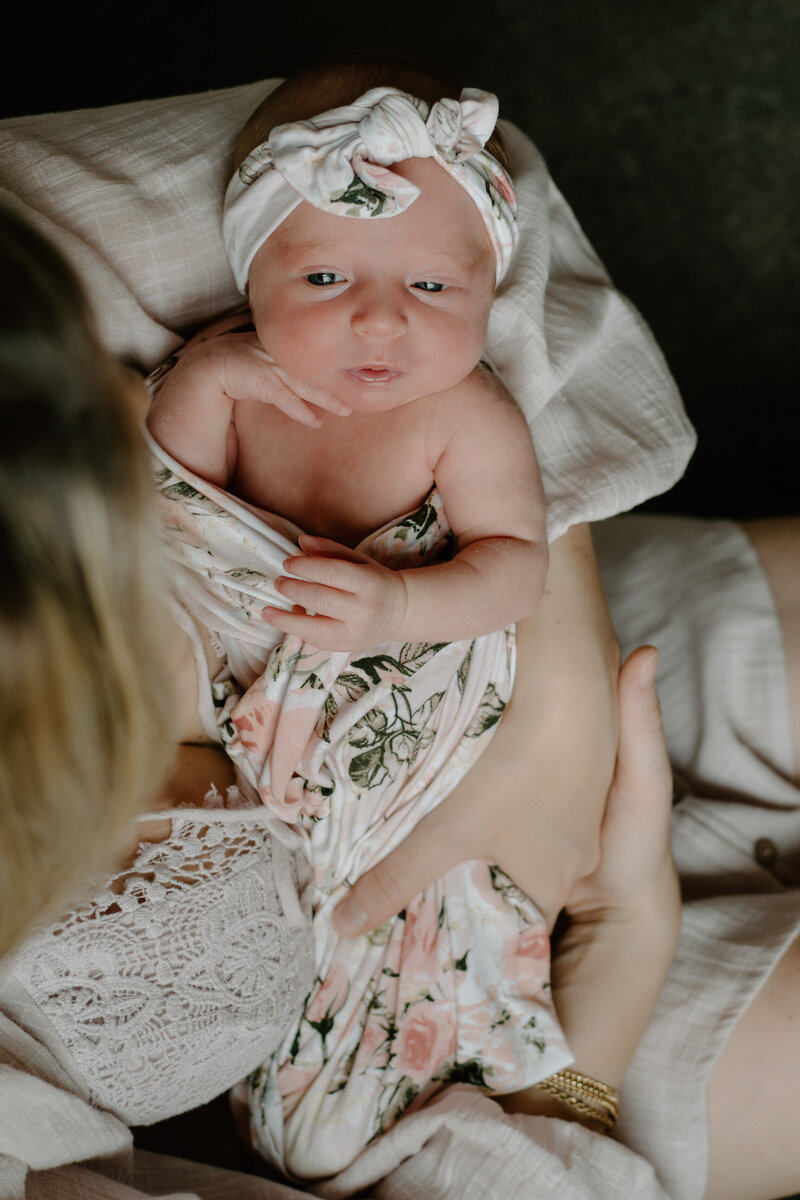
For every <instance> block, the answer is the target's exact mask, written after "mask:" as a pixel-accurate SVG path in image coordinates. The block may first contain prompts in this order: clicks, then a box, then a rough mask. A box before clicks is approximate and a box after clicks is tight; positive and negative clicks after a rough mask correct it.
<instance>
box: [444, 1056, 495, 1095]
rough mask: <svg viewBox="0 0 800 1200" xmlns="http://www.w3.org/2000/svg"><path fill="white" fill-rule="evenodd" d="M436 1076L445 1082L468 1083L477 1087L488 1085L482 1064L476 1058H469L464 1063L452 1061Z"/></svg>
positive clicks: (486, 1086)
mask: <svg viewBox="0 0 800 1200" xmlns="http://www.w3.org/2000/svg"><path fill="white" fill-rule="evenodd" d="M438 1078H439V1079H442V1080H445V1081H446V1082H447V1083H469V1084H471V1085H472V1086H473V1087H479V1088H488V1086H489V1085H488V1084H487V1082H486V1079H485V1076H484V1074H483V1065H482V1063H480V1062H479V1061H478V1059H477V1058H470V1059H469V1060H468V1061H467V1062H464V1063H452V1064H451V1065H450V1066H447V1067H445V1068H444V1070H443V1071H442V1073H441V1074H440V1075H439V1076H438Z"/></svg>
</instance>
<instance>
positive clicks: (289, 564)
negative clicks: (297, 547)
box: [283, 554, 364, 594]
mask: <svg viewBox="0 0 800 1200" xmlns="http://www.w3.org/2000/svg"><path fill="white" fill-rule="evenodd" d="M283 569H284V570H285V571H286V572H287V573H288V574H289V575H292V576H294V577H295V578H297V579H305V580H307V581H308V582H309V583H315V584H318V585H319V586H321V587H325V588H336V589H338V590H339V591H342V592H350V593H351V594H352V593H355V592H357V591H359V587H360V584H363V582H364V579H363V572H364V564H363V563H359V562H353V561H350V560H348V559H344V558H329V557H328V556H327V554H326V555H312V554H297V555H294V556H293V557H291V558H287V559H285V560H284V563H283Z"/></svg>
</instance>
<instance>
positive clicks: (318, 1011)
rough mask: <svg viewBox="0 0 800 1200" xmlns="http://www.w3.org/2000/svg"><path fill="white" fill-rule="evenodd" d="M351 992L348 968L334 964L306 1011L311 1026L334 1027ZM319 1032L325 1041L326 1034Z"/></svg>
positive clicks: (338, 963) (341, 964)
mask: <svg viewBox="0 0 800 1200" xmlns="http://www.w3.org/2000/svg"><path fill="white" fill-rule="evenodd" d="M349 990H350V981H349V979H348V977H347V968H346V967H345V965H344V963H340V962H335V963H333V965H332V966H331V969H330V970H329V971H328V974H327V975H326V976H325V978H324V979H323V981H322V986H321V987H320V988H319V991H318V992H317V994H316V996H315V997H314V999H313V1000H312V1001H311V1003H310V1004H309V1006H308V1008H307V1009H306V1020H307V1021H308V1023H309V1025H315V1026H318V1027H321V1026H327V1025H328V1024H329V1023H330V1025H332V1024H333V1018H334V1017H335V1016H336V1014H337V1013H338V1011H339V1009H340V1008H341V1007H342V1006H343V1004H344V1002H345V1000H346V999H347V993H348V991H349ZM319 1032H320V1036H321V1037H322V1038H323V1041H324V1039H325V1036H326V1034H325V1033H323V1032H322V1029H321V1028H320V1029H319Z"/></svg>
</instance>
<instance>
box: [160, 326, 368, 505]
mask: <svg viewBox="0 0 800 1200" xmlns="http://www.w3.org/2000/svg"><path fill="white" fill-rule="evenodd" d="M243 320H244V321H246V320H247V318H246V317H242V316H241V315H240V316H239V318H238V323H239V324H241V323H242V321H243ZM227 324H230V319H229V320H228V322H227ZM224 325H225V323H220V326H219V327H220V328H224ZM215 329H216V326H212V327H211V329H209V330H208V331H203V333H201V334H199V335H198V336H197V337H196V338H195V339H193V341H192V342H190V343H189V344H188V346H187V347H186V348H185V350H184V352H183V354H182V356H181V357H180V359H179V360H178V362H177V363H176V364H175V366H174V367H173V368H172V369H171V370H170V371H169V372H168V373H167V374H166V375H165V376H164V379H163V381H162V382H161V384H160V386H159V389H158V391H157V392H156V393H155V395H154V397H153V400H152V403H151V406H150V412H149V414H148V417H147V427H148V429H149V430H150V432H151V434H152V435H153V437H154V438H155V440H156V441H157V442H158V444H159V445H160V446H162V447H163V449H164V450H166V451H167V453H168V454H171V455H172V457H173V458H175V459H177V460H178V462H180V463H182V464H183V466H184V467H188V469H189V470H190V471H194V472H195V474H196V475H200V476H201V477H202V478H203V479H206V480H208V482H209V483H213V484H216V485H217V487H226V486H227V484H228V481H229V479H230V477H231V475H232V474H233V470H234V468H235V466H236V454H237V445H238V443H237V437H236V425H235V421H234V412H235V402H236V401H237V400H260V401H262V402H263V403H264V404H272V405H274V406H275V407H276V408H279V409H280V410H281V411H282V412H284V413H285V414H286V415H287V416H289V417H291V418H292V419H293V420H295V421H299V422H300V423H301V424H303V425H309V426H311V427H312V428H315V427H317V426H318V425H319V424H320V420H319V417H317V415H316V414H315V412H314V410H313V408H312V407H311V406H312V405H316V406H317V407H319V408H324V409H327V410H328V411H329V412H334V413H337V414H338V415H340V416H346V415H347V414H348V413H349V412H350V407H349V405H347V404H344V403H343V402H342V401H341V400H338V399H336V398H335V397H334V396H330V395H329V394H328V393H327V392H324V391H322V389H321V388H317V387H314V386H313V385H309V384H304V383H301V382H300V381H299V380H297V379H294V377H292V376H290V375H288V374H287V373H286V372H285V371H283V370H281V369H280V368H279V367H277V366H276V365H275V362H274V360H273V359H272V358H270V356H269V354H267V352H266V351H265V350H264V348H263V347H262V346H261V343H260V342H259V340H258V338H257V337H256V334H255V333H253V332H244V333H240V332H236V333H220V334H219V335H218V336H214V330H215Z"/></svg>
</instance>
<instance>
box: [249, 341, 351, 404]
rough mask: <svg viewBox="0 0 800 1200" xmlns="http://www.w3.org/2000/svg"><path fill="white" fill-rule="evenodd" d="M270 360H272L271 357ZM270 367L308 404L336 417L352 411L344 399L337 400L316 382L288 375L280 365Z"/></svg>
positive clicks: (290, 389) (291, 390)
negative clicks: (308, 381) (307, 381)
mask: <svg viewBox="0 0 800 1200" xmlns="http://www.w3.org/2000/svg"><path fill="white" fill-rule="evenodd" d="M267 357H269V356H267ZM270 361H271V362H272V360H271V359H270ZM272 369H273V371H274V372H275V374H276V375H277V377H278V379H280V380H281V381H282V382H283V383H284V384H285V386H286V387H287V388H288V390H289V391H290V392H291V394H292V395H293V396H298V397H301V398H302V399H303V400H307V401H308V403H309V404H313V405H315V406H316V407H317V408H323V409H324V410H325V411H326V412H330V413H334V414H335V415H336V416H337V417H347V416H349V415H350V413H351V412H352V411H353V410H352V408H351V407H350V405H349V404H346V403H345V402H344V400H339V398H338V397H337V396H333V395H332V394H331V393H330V392H326V391H325V390H324V389H323V388H321V387H317V386H316V384H313V383H306V382H305V381H304V380H302V379H298V378H297V377H296V376H295V375H290V374H289V372H288V371H284V370H283V368H282V367H279V366H277V365H273V368H272Z"/></svg>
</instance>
